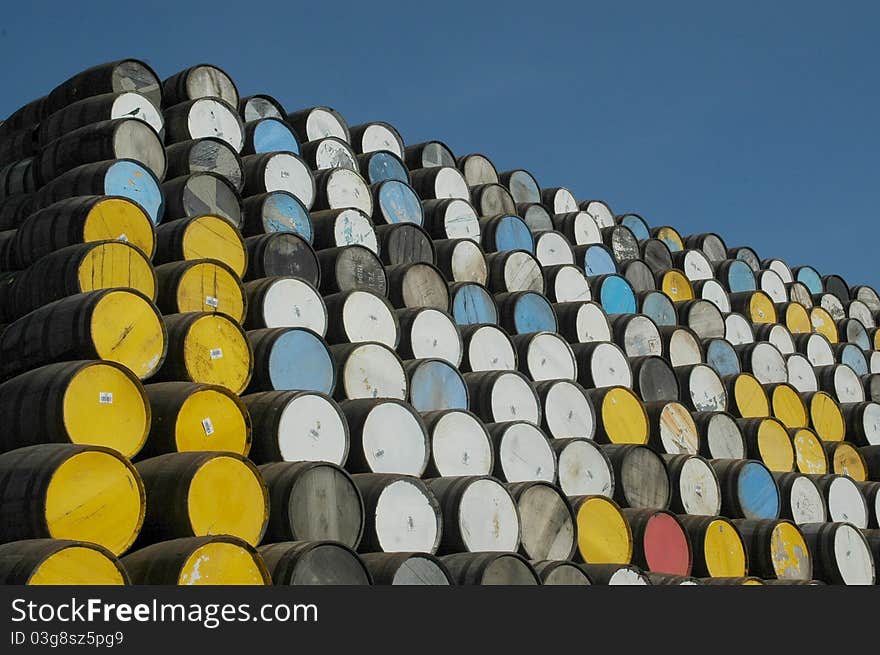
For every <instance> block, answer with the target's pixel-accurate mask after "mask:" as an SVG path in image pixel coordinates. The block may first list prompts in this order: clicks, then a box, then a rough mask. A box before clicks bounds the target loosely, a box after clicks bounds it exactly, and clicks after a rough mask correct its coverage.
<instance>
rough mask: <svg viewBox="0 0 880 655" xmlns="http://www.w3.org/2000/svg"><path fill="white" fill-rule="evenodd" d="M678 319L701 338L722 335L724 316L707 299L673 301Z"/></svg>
mask: <svg viewBox="0 0 880 655" xmlns="http://www.w3.org/2000/svg"><path fill="white" fill-rule="evenodd" d="M675 310H676V313H677V315H678V321H679V323H680V324H682V325H686V326H687V327H689V328H690V329H691V330H693V331H694V333H695V334H696V335H697V336H698V337H700V338H701V339H712V338H720V337H723V336H724V317H723V316H722V315H721V311H720V310H719V309H718V307H716V306H715V305H714V304H712V303H711V302H709V301H708V300H684V301H679V302H676V303H675Z"/></svg>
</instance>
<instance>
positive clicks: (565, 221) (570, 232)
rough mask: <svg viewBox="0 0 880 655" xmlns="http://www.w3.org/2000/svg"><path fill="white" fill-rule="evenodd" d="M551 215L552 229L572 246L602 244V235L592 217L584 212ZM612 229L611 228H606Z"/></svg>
mask: <svg viewBox="0 0 880 655" xmlns="http://www.w3.org/2000/svg"><path fill="white" fill-rule="evenodd" d="M550 213H551V214H553V217H552V219H551V220H552V224H553V229H555V230H558V231H559V232H561V233H562V234H563V235H564V236H565V238H566V239H568V241H570V242H571V243H572V244H574V245H579V246H580V245H588V244H593V243H602V233H601V232H600V230H599V226H598V225H596V221H595V220H594V219H593V217H592V216H591V215H590V214H589V213H588V212H585V211H572V212H565V213H562V214H555V213H553V212H550ZM608 229H613V228H608Z"/></svg>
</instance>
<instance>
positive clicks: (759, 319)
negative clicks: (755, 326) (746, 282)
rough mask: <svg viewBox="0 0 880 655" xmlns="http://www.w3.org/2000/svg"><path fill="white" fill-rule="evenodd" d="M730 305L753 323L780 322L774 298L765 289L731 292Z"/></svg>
mask: <svg viewBox="0 0 880 655" xmlns="http://www.w3.org/2000/svg"><path fill="white" fill-rule="evenodd" d="M730 306H731V308H732V309H733V311H735V312H739V313H741V314H743V315H744V316H746V317H748V319H749V320H750V321H751V322H752V323H778V322H779V321H778V316H777V314H776V307H775V306H774V304H773V299H772V298H771V297H770V296H768V295H767V294H766V293H764V292H763V291H741V292H738V293H731V294H730Z"/></svg>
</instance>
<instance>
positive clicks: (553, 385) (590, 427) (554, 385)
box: [535, 379, 596, 439]
mask: <svg viewBox="0 0 880 655" xmlns="http://www.w3.org/2000/svg"><path fill="white" fill-rule="evenodd" d="M535 390H536V391H537V392H538V397H539V398H540V399H541V427H542V428H543V429H544V431H545V432H547V434H548V435H550V436H551V437H554V438H557V439H559V438H582V439H592V438H593V436H594V435H595V434H596V410H595V408H594V407H593V403H592V401H591V400H590V397H589V396H588V395H587V392H586V390H585V389H584V388H583V387H581V386H580V385H579V384H577V383H576V382H573V381H572V380H566V379H549V380H545V381H543V382H538V383H537V384H536V385H535Z"/></svg>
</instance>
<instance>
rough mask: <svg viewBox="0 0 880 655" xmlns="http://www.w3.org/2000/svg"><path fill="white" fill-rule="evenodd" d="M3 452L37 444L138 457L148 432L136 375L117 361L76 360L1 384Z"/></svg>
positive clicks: (147, 414) (147, 412) (147, 410)
mask: <svg viewBox="0 0 880 655" xmlns="http://www.w3.org/2000/svg"><path fill="white" fill-rule="evenodd" d="M0 424H2V425H3V432H2V435H0V450H2V452H6V451H9V450H15V449H16V448H22V447H25V446H30V445H34V444H38V443H74V444H83V445H94V446H104V447H107V448H112V449H113V450H116V451H118V452H119V453H121V454H122V455H124V456H125V457H129V458H130V457H134V456H135V455H136V454H137V453H138V452H139V451H140V450H141V448H142V447H143V446H144V443H145V441H146V439H147V434H148V432H149V429H150V403H149V402H148V400H147V396H146V394H145V393H144V388H143V386H141V383H140V381H139V380H138V379H137V377H136V376H135V375H134V374H133V373H131V371H129V370H128V369H127V368H125V367H124V366H121V365H119V364H116V363H114V362H101V361H73V362H61V363H58V364H49V365H47V366H42V367H40V368H36V369H33V370H31V371H28V372H26V373H22V374H21V375H19V376H17V377H14V378H12V379H11V380H8V381H7V382H5V383H4V384H2V385H0Z"/></svg>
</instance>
